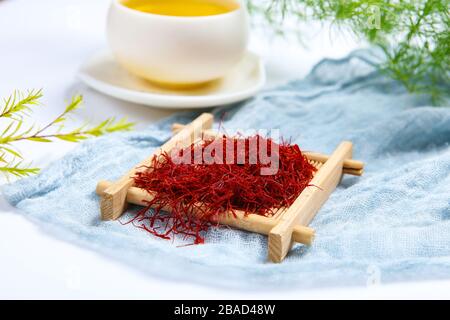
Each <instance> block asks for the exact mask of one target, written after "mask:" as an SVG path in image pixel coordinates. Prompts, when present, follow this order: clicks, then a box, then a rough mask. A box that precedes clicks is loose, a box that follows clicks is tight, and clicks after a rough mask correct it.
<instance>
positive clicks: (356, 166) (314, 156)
mask: <svg viewBox="0 0 450 320" xmlns="http://www.w3.org/2000/svg"><path fill="white" fill-rule="evenodd" d="M303 154H304V155H305V156H306V157H307V158H308V159H309V160H314V161H320V162H326V161H327V160H328V159H329V158H330V156H328V155H326V154H322V153H317V152H308V151H305V152H303ZM344 169H347V170H349V171H351V170H353V171H355V172H357V171H359V170H362V169H364V162H361V161H358V160H353V159H345V161H344Z"/></svg>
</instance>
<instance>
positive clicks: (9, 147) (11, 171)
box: [0, 90, 134, 177]
mask: <svg viewBox="0 0 450 320" xmlns="http://www.w3.org/2000/svg"><path fill="white" fill-rule="evenodd" d="M41 97H42V90H31V91H28V92H27V93H22V92H20V91H15V92H14V93H13V94H11V95H10V96H9V97H8V98H6V99H4V104H3V107H1V109H0V110H1V113H0V120H3V121H2V122H5V121H6V122H7V123H6V124H5V127H4V129H3V128H2V129H1V130H0V131H1V134H0V164H2V165H0V172H1V173H3V174H4V175H5V176H7V177H8V176H16V177H24V176H28V175H32V174H36V173H38V172H39V169H38V168H31V167H30V166H27V165H24V162H23V161H24V159H23V155H22V153H21V152H20V150H18V149H17V148H16V147H15V144H16V143H18V142H20V141H31V142H41V143H49V142H52V141H54V140H55V139H59V140H63V141H67V142H80V141H83V140H85V139H88V138H90V137H98V136H102V135H104V134H107V133H112V132H116V131H127V130H131V129H132V128H133V126H134V124H133V123H129V122H128V121H127V120H126V119H120V120H119V121H116V120H115V119H114V118H108V119H106V120H104V121H102V122H101V123H100V124H98V125H94V126H92V125H90V124H88V123H86V124H84V125H82V126H80V127H78V128H77V129H74V130H69V131H67V132H64V128H65V126H64V125H65V123H66V121H67V119H68V118H69V117H70V115H71V114H72V113H73V112H74V111H76V110H77V109H79V108H80V107H81V105H82V102H83V97H82V96H81V95H77V96H74V97H73V98H72V100H71V101H70V102H69V103H68V105H67V106H66V107H65V108H64V111H63V112H62V113H61V114H60V115H59V116H57V117H56V118H55V119H54V120H53V121H50V122H49V123H48V124H47V125H45V126H43V127H41V128H36V127H35V126H34V125H33V126H28V127H25V126H24V117H25V116H29V113H30V112H31V111H32V107H33V106H36V105H39V99H40V98H41ZM2 122H0V125H2ZM24 127H25V128H24Z"/></svg>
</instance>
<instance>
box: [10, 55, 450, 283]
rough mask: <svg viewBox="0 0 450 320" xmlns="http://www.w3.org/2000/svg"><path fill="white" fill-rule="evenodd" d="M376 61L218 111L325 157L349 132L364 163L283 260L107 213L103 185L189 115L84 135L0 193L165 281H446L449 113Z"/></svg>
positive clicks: (222, 235) (221, 237) (236, 236)
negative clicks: (162, 232)
mask: <svg viewBox="0 0 450 320" xmlns="http://www.w3.org/2000/svg"><path fill="white" fill-rule="evenodd" d="M371 61H373V58H372V57H370V56H369V55H367V53H365V52H354V53H353V54H351V55H350V56H348V57H347V58H345V59H342V60H324V61H322V62H321V63H319V64H318V65H317V66H316V67H315V68H314V69H313V71H312V72H311V73H310V74H309V75H308V76H307V77H306V78H305V79H302V80H298V81H294V82H292V83H290V84H288V85H285V86H282V87H280V88H276V89H274V90H269V91H265V92H263V93H261V94H259V95H258V96H257V97H255V98H254V99H252V100H249V101H247V102H245V103H243V104H240V105H236V106H234V107H233V108H231V109H229V108H228V109H225V108H218V109H216V110H214V112H215V113H216V115H217V116H219V115H220V113H221V112H223V111H227V116H226V117H225V119H224V121H223V126H224V127H225V128H227V130H228V129H233V128H241V129H246V128H279V129H281V133H282V135H283V137H286V138H292V141H293V142H295V143H298V144H299V145H300V147H301V148H302V149H305V150H314V151H318V152H323V153H329V152H331V151H332V150H333V149H334V148H335V147H336V146H337V145H338V144H339V143H340V141H342V140H351V141H352V142H353V143H354V146H355V150H354V158H355V159H358V160H363V161H364V162H365V163H366V170H365V174H364V176H363V177H361V178H358V177H351V176H348V177H345V178H344V179H343V181H342V183H341V185H340V186H339V187H338V189H337V190H336V191H335V192H334V193H333V194H332V196H331V197H330V199H329V200H328V202H327V203H326V204H325V206H324V207H323V208H322V209H321V210H320V212H319V214H318V215H317V216H316V218H315V219H314V221H313V223H312V227H313V228H315V229H316V231H317V238H316V241H315V243H314V245H313V246H311V247H304V246H301V245H296V246H295V247H294V248H293V250H292V251H291V252H290V254H289V256H288V257H287V259H286V260H285V261H284V262H283V263H282V264H271V263H269V262H268V261H267V240H266V237H264V236H260V235H257V234H251V233H247V232H243V231H237V230H228V229H220V230H212V231H210V232H209V233H208V234H207V237H206V244H205V245H199V246H188V247H181V248H180V247H177V246H175V245H174V244H172V243H171V242H170V241H165V240H161V239H159V238H155V237H153V236H151V235H149V234H147V233H146V232H143V231H141V230H139V229H136V228H134V227H133V226H131V225H127V226H123V225H121V224H120V223H118V222H114V221H113V222H103V221H100V219H99V200H98V197H97V196H96V194H95V186H96V183H97V181H99V180H101V179H107V180H114V179H117V178H118V177H119V176H121V175H122V174H123V173H124V172H126V171H127V170H128V169H129V168H130V167H132V166H133V165H134V164H136V163H137V162H139V161H140V160H141V159H142V157H143V156H144V155H145V154H150V152H151V151H152V150H153V149H154V148H156V147H158V146H159V145H161V144H162V143H163V142H164V141H165V140H167V139H168V138H169V137H170V135H171V133H170V123H172V122H173V121H179V122H180V121H181V122H188V121H189V120H191V119H192V118H193V117H195V116H196V114H193V113H183V114H178V115H177V116H175V117H172V118H171V119H167V120H165V121H163V122H160V123H158V124H156V125H152V126H150V127H149V128H148V129H146V130H144V131H139V132H131V133H120V134H112V135H109V136H105V137H101V138H97V139H93V140H89V141H87V142H84V143H82V144H81V145H80V146H79V147H77V148H76V149H75V151H73V152H71V153H70V154H68V155H66V156H65V157H64V158H63V159H61V160H60V161H57V162H56V163H53V164H52V165H50V166H49V167H48V168H46V169H45V170H43V172H42V173H41V174H39V175H38V176H35V177H31V178H27V179H23V180H20V181H18V182H15V183H13V184H11V185H7V186H6V187H4V188H3V193H4V195H5V196H6V198H7V199H8V201H9V202H10V203H11V204H13V205H14V206H16V207H17V208H19V209H20V210H21V212H23V214H24V215H26V216H27V217H29V218H30V219H32V220H34V221H36V222H38V223H39V224H40V225H41V226H42V227H44V228H46V229H47V230H49V231H51V232H53V233H54V234H55V235H57V236H58V237H60V238H63V239H66V240H68V241H72V242H75V243H78V244H80V245H83V246H85V247H88V248H91V249H93V250H96V251H98V252H101V253H104V254H106V255H108V256H110V257H113V258H116V259H118V260H121V261H124V262H126V263H129V264H130V265H133V266H136V267H138V268H139V269H141V270H142V271H144V272H145V273H148V274H152V275H158V276H161V277H167V278H172V279H183V280H188V281H189V280H192V281H196V282H201V283H204V284H207V285H221V286H228V287H238V288H247V289H251V288H258V287H265V288H267V287H296V288H298V287H318V286H331V285H365V284H366V283H368V282H369V283H370V282H376V281H381V282H382V283H387V282H396V281H407V280H425V279H439V278H450V147H449V142H450V108H442V107H431V106H429V100H428V98H427V97H426V96H417V95H411V94H408V93H406V92H405V90H404V89H403V88H402V87H401V85H399V84H398V83H396V82H395V81H393V80H391V79H389V78H386V77H384V76H382V75H380V74H379V73H378V72H377V70H376V68H375V66H374V64H373V63H372V62H371ZM128 215H130V213H128Z"/></svg>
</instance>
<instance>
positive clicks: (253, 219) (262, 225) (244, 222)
mask: <svg viewBox="0 0 450 320" xmlns="http://www.w3.org/2000/svg"><path fill="white" fill-rule="evenodd" d="M111 185H112V183H111V182H109V181H100V182H99V183H98V184H97V189H96V192H97V194H98V195H99V196H104V194H105V190H107V189H108V188H109V187H110V186H111ZM151 200H153V195H152V194H150V193H149V192H147V191H146V190H144V189H140V188H136V187H130V188H129V189H128V191H127V194H126V201H127V202H128V203H132V204H136V205H140V206H146V205H147V204H146V203H147V202H148V201H151ZM217 222H218V223H220V224H223V225H228V226H231V227H234V228H237V229H241V230H246V231H250V232H255V233H260V234H264V235H268V234H269V232H270V230H272V229H273V228H274V227H275V225H276V223H277V220H275V219H272V218H267V217H264V216H260V215H257V214H249V215H247V216H245V214H244V212H241V211H237V212H236V217H235V216H233V215H232V214H224V215H220V216H219V219H218V221H217ZM314 234H315V232H314V230H313V229H311V228H308V227H304V226H294V228H293V231H292V240H293V241H295V242H298V243H303V244H306V245H311V244H312V242H313V240H314Z"/></svg>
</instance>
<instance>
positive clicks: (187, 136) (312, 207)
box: [96, 113, 364, 262]
mask: <svg viewBox="0 0 450 320" xmlns="http://www.w3.org/2000/svg"><path fill="white" fill-rule="evenodd" d="M212 124H213V116H212V115H211V114H209V113H203V114H202V115H200V116H199V117H198V118H197V119H195V120H194V121H192V122H191V123H189V124H188V125H181V124H174V125H173V127H172V129H173V132H174V135H173V137H172V138H171V139H170V140H169V141H167V142H166V143H165V144H164V145H162V146H161V147H160V148H159V149H157V150H156V151H154V152H153V153H152V154H151V155H150V156H149V157H148V158H147V159H145V160H144V161H142V162H141V163H139V164H138V165H136V166H135V167H134V168H133V169H132V170H130V171H129V172H128V173H126V174H125V175H124V176H123V177H122V178H121V179H119V180H118V181H116V182H108V181H100V182H99V183H98V185H97V190H96V192H97V194H98V195H99V196H100V197H101V201H100V211H101V218H102V219H103V220H115V219H118V218H119V217H120V216H121V215H122V214H123V213H124V212H125V210H126V207H127V203H132V204H136V205H142V206H145V205H146V201H149V200H151V199H152V198H153V195H152V194H151V193H149V192H147V191H146V190H143V189H139V188H136V187H134V186H133V183H134V179H133V177H134V176H135V174H136V173H137V172H138V171H139V170H145V166H149V165H150V163H151V160H152V158H153V157H154V156H155V155H156V156H157V155H159V154H161V153H163V152H170V150H172V148H174V147H187V146H189V145H191V144H192V143H194V142H196V141H199V139H204V138H211V137H216V136H217V133H216V132H214V131H212V130H210V129H211V127H212ZM304 154H305V156H306V157H307V158H308V160H309V162H310V163H311V164H312V165H314V166H315V167H316V168H317V171H316V172H315V174H314V177H313V179H312V181H311V185H312V187H308V188H306V189H305V190H303V192H302V193H301V194H300V195H299V196H298V198H297V199H296V200H295V202H294V203H293V204H292V205H291V206H290V207H289V208H286V209H282V210H279V211H278V212H277V213H276V214H275V215H274V216H272V217H264V216H260V215H257V214H249V215H244V213H243V212H237V213H236V216H235V215H233V214H231V213H224V214H223V215H221V216H220V217H219V221H218V222H219V223H220V224H224V225H228V226H231V227H235V228H238V229H242V230H246V231H250V232H255V233H260V234H264V235H268V257H269V260H270V261H272V262H281V261H283V259H284V258H285V257H286V255H287V253H288V252H289V250H290V248H291V246H292V244H293V243H295V242H298V243H303V244H306V245H310V244H311V243H312V242H313V239H314V235H315V232H314V230H313V229H311V228H309V227H307V226H308V225H309V223H310V222H311V221H312V219H313V218H314V216H315V215H316V214H317V212H318V211H319V209H320V208H321V206H322V205H323V204H324V203H325V201H326V200H327V199H328V197H329V196H330V194H331V193H332V192H333V191H334V189H335V188H336V186H337V185H338V184H339V181H340V180H341V178H342V175H343V174H351V175H357V176H360V175H362V173H363V168H364V163H362V162H360V161H356V160H352V159H351V158H352V143H351V142H348V141H344V142H342V143H341V144H340V145H339V146H338V147H337V148H336V150H335V151H334V152H333V153H332V154H331V155H330V156H327V155H323V154H320V153H313V152H304Z"/></svg>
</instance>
